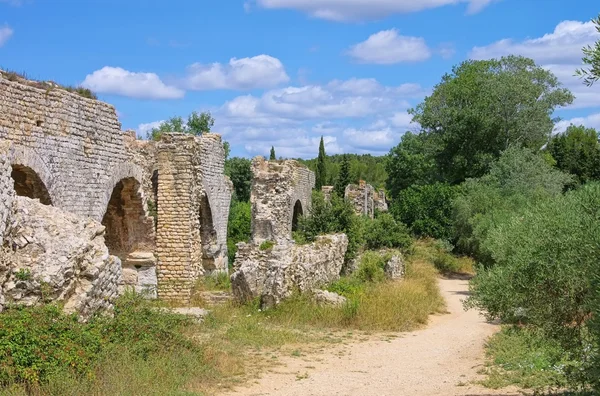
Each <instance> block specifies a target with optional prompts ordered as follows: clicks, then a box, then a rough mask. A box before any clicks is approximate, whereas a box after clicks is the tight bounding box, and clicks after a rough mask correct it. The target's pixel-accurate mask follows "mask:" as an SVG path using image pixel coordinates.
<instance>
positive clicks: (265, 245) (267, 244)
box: [258, 241, 275, 250]
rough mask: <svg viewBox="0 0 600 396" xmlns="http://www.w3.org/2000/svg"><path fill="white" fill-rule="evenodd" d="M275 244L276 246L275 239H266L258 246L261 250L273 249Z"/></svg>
mask: <svg viewBox="0 0 600 396" xmlns="http://www.w3.org/2000/svg"><path fill="white" fill-rule="evenodd" d="M273 246H275V242H274V241H264V242H263V243H261V244H260V246H259V247H258V248H259V249H260V250H271V249H273Z"/></svg>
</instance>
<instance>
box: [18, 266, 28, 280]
mask: <svg viewBox="0 0 600 396" xmlns="http://www.w3.org/2000/svg"><path fill="white" fill-rule="evenodd" d="M15 278H17V279H18V280H20V281H28V280H30V279H31V271H29V269H28V268H20V269H19V270H18V271H17V272H15Z"/></svg>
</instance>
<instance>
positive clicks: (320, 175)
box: [315, 136, 327, 191]
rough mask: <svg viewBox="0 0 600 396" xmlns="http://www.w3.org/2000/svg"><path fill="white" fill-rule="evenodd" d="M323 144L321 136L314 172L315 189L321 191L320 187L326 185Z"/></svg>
mask: <svg viewBox="0 0 600 396" xmlns="http://www.w3.org/2000/svg"><path fill="white" fill-rule="evenodd" d="M325 159H326V155H325V144H324V143H323V136H321V142H320V143H319V156H318V157H317V171H316V172H315V176H316V180H315V188H316V189H317V190H319V191H320V190H321V187H323V186H326V185H327V166H326V165H325V162H326V161H325Z"/></svg>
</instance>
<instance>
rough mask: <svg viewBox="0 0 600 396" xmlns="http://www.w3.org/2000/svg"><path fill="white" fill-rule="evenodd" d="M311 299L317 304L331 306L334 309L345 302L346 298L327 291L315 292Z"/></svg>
mask: <svg viewBox="0 0 600 396" xmlns="http://www.w3.org/2000/svg"><path fill="white" fill-rule="evenodd" d="M313 298H314V299H315V301H316V302H317V304H322V305H332V306H334V307H341V306H342V305H344V304H345V303H346V301H347V299H346V297H344V296H340V295H339V294H337V293H333V292H330V291H327V290H315V291H314V292H313Z"/></svg>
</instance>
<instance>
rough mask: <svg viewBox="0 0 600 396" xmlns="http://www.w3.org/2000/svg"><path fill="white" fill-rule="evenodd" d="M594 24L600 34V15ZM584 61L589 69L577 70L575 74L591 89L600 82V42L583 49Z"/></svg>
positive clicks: (594, 20) (593, 20)
mask: <svg viewBox="0 0 600 396" xmlns="http://www.w3.org/2000/svg"><path fill="white" fill-rule="evenodd" d="M592 22H593V23H594V25H596V31H597V32H598V33H600V15H598V17H597V18H595V19H592ZM582 60H583V64H584V65H586V66H587V68H581V69H577V70H576V71H575V73H576V75H578V76H579V77H580V78H583V82H584V84H585V85H587V86H588V87H591V86H592V85H593V84H594V83H595V82H596V81H598V80H600V40H596V43H595V44H594V45H593V46H592V45H587V46H586V47H584V48H583V59H582Z"/></svg>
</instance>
